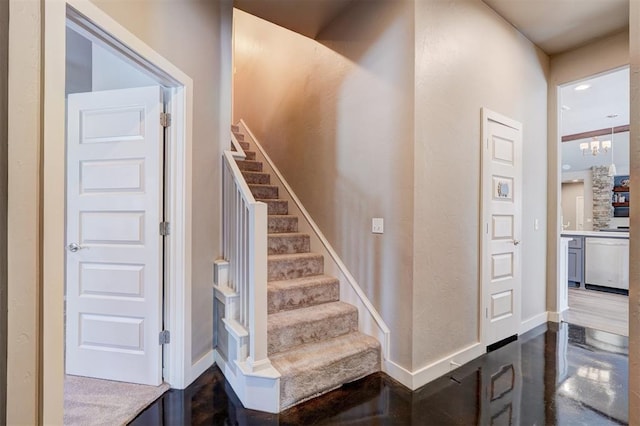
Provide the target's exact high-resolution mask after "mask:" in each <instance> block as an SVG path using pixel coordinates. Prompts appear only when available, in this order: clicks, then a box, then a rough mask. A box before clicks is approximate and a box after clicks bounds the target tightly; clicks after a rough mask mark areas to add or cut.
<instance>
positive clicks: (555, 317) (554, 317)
mask: <svg viewBox="0 0 640 426" xmlns="http://www.w3.org/2000/svg"><path fill="white" fill-rule="evenodd" d="M564 312H565V311H560V312H554V311H549V312H548V314H549V321H551V322H557V323H560V322H562V318H563V317H564Z"/></svg>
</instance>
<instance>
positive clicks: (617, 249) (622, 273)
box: [584, 238, 629, 290]
mask: <svg viewBox="0 0 640 426" xmlns="http://www.w3.org/2000/svg"><path fill="white" fill-rule="evenodd" d="M585 245H586V252H585V258H584V263H585V282H586V283H587V284H593V285H599V286H603V287H612V288H619V289H624V290H628V289H629V240H628V239H624V238H586V239H585Z"/></svg>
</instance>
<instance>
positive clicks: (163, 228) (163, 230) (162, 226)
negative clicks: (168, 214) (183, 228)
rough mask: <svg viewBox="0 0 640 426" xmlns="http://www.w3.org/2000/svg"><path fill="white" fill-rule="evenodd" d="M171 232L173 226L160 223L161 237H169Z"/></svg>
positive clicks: (167, 223)
mask: <svg viewBox="0 0 640 426" xmlns="http://www.w3.org/2000/svg"><path fill="white" fill-rule="evenodd" d="M170 232H171V226H170V224H169V222H160V235H162V236H167V235H169V233H170Z"/></svg>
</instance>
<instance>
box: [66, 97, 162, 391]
mask: <svg viewBox="0 0 640 426" xmlns="http://www.w3.org/2000/svg"><path fill="white" fill-rule="evenodd" d="M162 111H163V106H162V91H161V88H160V87H158V86H152V87H142V88H134V89H124V90H111V91H104V92H93V93H81V94H74V95H69V100H68V114H67V117H68V118H67V249H68V250H67V256H66V259H67V260H66V264H67V272H66V286H67V288H66V294H67V299H66V304H67V306H66V310H67V325H66V336H67V337H66V373H67V374H73V375H80V376H88V377H96V378H103V379H110V380H119V381H127V382H132V383H141V384H148V385H159V384H161V383H162V351H161V346H160V345H159V342H158V335H159V332H160V330H161V327H162V277H163V274H162V263H163V262H162V237H161V236H160V233H159V224H160V222H161V221H162V203H163V200H162V198H163V189H162V188H163V170H162V168H163V167H162V149H163V139H162V135H163V128H162V126H161V124H160V114H161V112H162ZM74 244H75V245H76V246H73V245H74Z"/></svg>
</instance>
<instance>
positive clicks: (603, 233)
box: [561, 231, 629, 239]
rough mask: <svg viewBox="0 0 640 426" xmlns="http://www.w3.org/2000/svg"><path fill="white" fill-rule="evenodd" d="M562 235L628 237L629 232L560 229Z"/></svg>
mask: <svg viewBox="0 0 640 426" xmlns="http://www.w3.org/2000/svg"><path fill="white" fill-rule="evenodd" d="M561 235H562V236H563V237H564V236H568V237H599V238H624V239H629V232H626V231H625V232H618V231H613V232H606V231H562V234H561Z"/></svg>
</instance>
